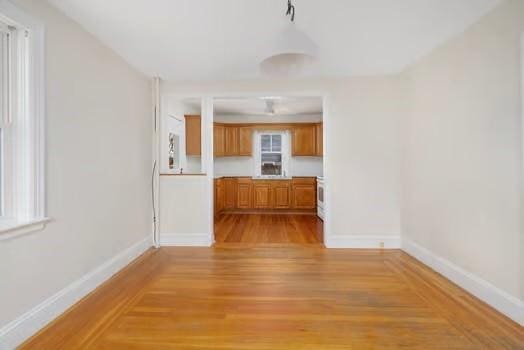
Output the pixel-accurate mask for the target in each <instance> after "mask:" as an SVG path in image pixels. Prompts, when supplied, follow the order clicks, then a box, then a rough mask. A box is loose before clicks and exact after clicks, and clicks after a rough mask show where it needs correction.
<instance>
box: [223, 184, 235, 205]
mask: <svg viewBox="0 0 524 350" xmlns="http://www.w3.org/2000/svg"><path fill="white" fill-rule="evenodd" d="M224 188H225V192H226V193H225V205H224V209H236V207H237V179H236V178H233V177H227V178H225V179H224Z"/></svg>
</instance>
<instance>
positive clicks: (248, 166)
mask: <svg viewBox="0 0 524 350" xmlns="http://www.w3.org/2000/svg"><path fill="white" fill-rule="evenodd" d="M214 120H215V122H221V123H316V122H321V121H322V115H313V114H308V115H290V116H285V115H279V116H253V115H216V116H215V117H214ZM214 167H215V177H218V176H255V159H254V157H216V158H215V162H214ZM322 174H323V161H322V157H290V158H289V172H288V175H289V176H322Z"/></svg>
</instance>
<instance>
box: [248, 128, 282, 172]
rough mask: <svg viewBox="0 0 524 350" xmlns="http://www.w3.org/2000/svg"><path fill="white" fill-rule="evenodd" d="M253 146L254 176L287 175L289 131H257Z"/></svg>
mask: <svg viewBox="0 0 524 350" xmlns="http://www.w3.org/2000/svg"><path fill="white" fill-rule="evenodd" d="M255 146H256V147H255V158H256V161H255V166H256V169H255V174H256V176H258V177H286V176H288V173H289V172H288V159H289V132H286V131H278V132H274V131H273V132H270V131H267V132H257V133H256V134H255Z"/></svg>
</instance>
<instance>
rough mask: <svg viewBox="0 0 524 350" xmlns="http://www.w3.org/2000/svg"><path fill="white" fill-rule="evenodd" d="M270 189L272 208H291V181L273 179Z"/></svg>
mask: <svg viewBox="0 0 524 350" xmlns="http://www.w3.org/2000/svg"><path fill="white" fill-rule="evenodd" d="M271 191H272V196H273V205H272V207H273V208H274V209H289V208H291V181H273V182H272V183H271Z"/></svg>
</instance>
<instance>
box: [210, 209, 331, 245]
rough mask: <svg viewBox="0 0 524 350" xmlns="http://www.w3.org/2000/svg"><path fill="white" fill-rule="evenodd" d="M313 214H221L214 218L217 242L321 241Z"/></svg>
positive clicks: (316, 219) (311, 242)
mask: <svg viewBox="0 0 524 350" xmlns="http://www.w3.org/2000/svg"><path fill="white" fill-rule="evenodd" d="M323 226H324V224H323V222H322V220H320V219H319V218H318V217H317V216H316V215H299V214H289V215H284V214H222V215H219V216H218V217H217V218H215V241H216V244H218V245H221V244H234V243H242V244H246V243H248V244H307V245H311V244H314V245H315V244H316V245H321V244H323V234H324V230H323Z"/></svg>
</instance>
